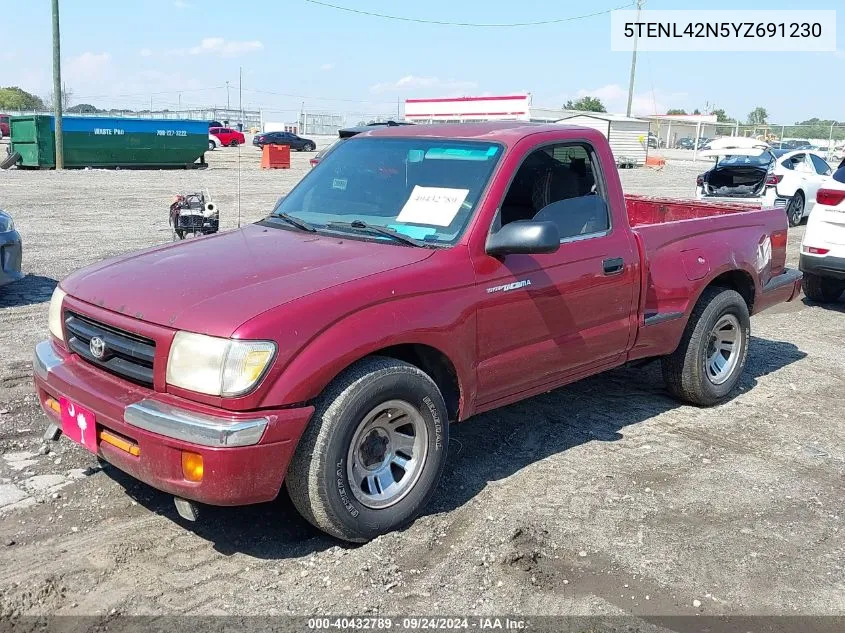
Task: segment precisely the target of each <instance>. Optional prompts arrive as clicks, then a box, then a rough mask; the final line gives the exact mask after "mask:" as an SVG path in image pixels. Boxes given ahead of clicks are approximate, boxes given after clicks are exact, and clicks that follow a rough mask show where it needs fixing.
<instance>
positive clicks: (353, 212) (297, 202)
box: [271, 137, 502, 245]
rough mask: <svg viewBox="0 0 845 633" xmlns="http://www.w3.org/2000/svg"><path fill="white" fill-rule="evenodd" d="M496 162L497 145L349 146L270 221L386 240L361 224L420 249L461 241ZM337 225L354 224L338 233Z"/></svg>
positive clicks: (389, 142)
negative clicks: (284, 218)
mask: <svg viewBox="0 0 845 633" xmlns="http://www.w3.org/2000/svg"><path fill="white" fill-rule="evenodd" d="M501 154H502V147H501V146H500V145H498V144H495V143H482V142H472V141H453V140H446V139H424V138H378V137H367V138H354V139H350V140H349V141H346V142H344V143H341V144H340V145H339V146H338V147H337V148H336V149H334V150H333V151H331V152H329V153H328V154H327V155H326V157H325V159H324V160H323V161H322V162H320V164H319V165H317V167H315V168H314V170H313V171H311V172H309V173H308V174H307V175H306V176H305V178H303V180H302V181H301V182H300V183H299V184H298V185H297V186H296V187H295V188H294V189H293V191H292V192H291V193H290V194H289V195H288V196H287V197H286V198H284V199H283V200H282V201H281V202H280V203H279V204H278V205H277V207H276V209H275V210H274V211H273V214H272V215H271V218H272V216H273V215H279V214H287V215H288V216H293V217H294V218H296V219H299V220H304V221H305V222H307V223H308V224H310V225H311V226H312V227H314V228H315V229H317V230H318V231H321V232H322V231H331V232H342V233H348V234H349V235H350V236H352V235H354V236H355V237H360V238H361V239H376V240H390V236H388V235H381V236H380V235H379V234H378V233H377V232H375V231H361V230H356V226H357V227H358V229H360V224H361V223H365V224H366V225H367V226H370V227H380V228H383V229H387V230H388V231H392V232H396V233H400V234H402V235H405V236H408V237H411V238H414V239H415V240H418V241H420V242H421V243H430V244H432V245H437V244H452V243H454V242H455V241H457V239H458V238H459V237H460V236H461V234H462V233H463V231H464V229H465V228H466V226H467V224H468V222H469V219H470V218H471V217H472V214H473V212H474V210H475V206H476V204H477V203H478V200H479V199H480V197H481V195H482V193H483V191H484V188H485V186H486V185H487V182H488V180H489V179H490V175H491V174H492V172H493V169H494V168H495V166H496V163H497V162H498V160H499V156H500V155H501ZM339 223H345V224H349V223H352V224H355V225H356V226H347V227H345V228H344V227H343V226H341V225H339Z"/></svg>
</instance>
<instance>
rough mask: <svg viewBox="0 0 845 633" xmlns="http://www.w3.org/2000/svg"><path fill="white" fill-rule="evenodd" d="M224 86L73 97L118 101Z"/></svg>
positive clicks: (205, 90) (75, 97) (75, 96)
mask: <svg viewBox="0 0 845 633" xmlns="http://www.w3.org/2000/svg"><path fill="white" fill-rule="evenodd" d="M225 87H226V86H213V87H211V88H181V89H179V90H162V91H159V92H135V93H130V94H117V95H115V94H104V95H80V96H77V95H73V98H74V100H75V101H79V100H80V99H120V98H123V97H149V96H151V95H175V94H178V93H180V92H207V91H208V90H220V89H221V88H225Z"/></svg>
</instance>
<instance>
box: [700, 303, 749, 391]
mask: <svg viewBox="0 0 845 633" xmlns="http://www.w3.org/2000/svg"><path fill="white" fill-rule="evenodd" d="M743 345H744V342H743V340H742V326H741V325H740V324H739V319H737V318H736V317H735V316H734V315H733V314H723V315H722V316H721V317H720V318H719V320H718V321H716V325H714V326H713V329H712V330H710V337H709V341H708V343H707V351H706V352H705V356H704V370H705V373H706V374H707V378H709V379H710V382H712V383H713V384H714V385H721V384H722V383H724V382H725V381H727V380H728V378H730V377H731V375H732V374H733V371H734V369H736V366H737V364H738V363H739V359H740V358H741V356H742V352H743V350H742V346H743Z"/></svg>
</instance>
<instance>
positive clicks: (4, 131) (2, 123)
mask: <svg viewBox="0 0 845 633" xmlns="http://www.w3.org/2000/svg"><path fill="white" fill-rule="evenodd" d="M9 134H10V130H9V115H8V114H0V138H6V137H7V136H9Z"/></svg>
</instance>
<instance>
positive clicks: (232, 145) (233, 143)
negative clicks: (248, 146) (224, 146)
mask: <svg viewBox="0 0 845 633" xmlns="http://www.w3.org/2000/svg"><path fill="white" fill-rule="evenodd" d="M237 146H238V142H237V141H232V142H231V143H229V147H237Z"/></svg>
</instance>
